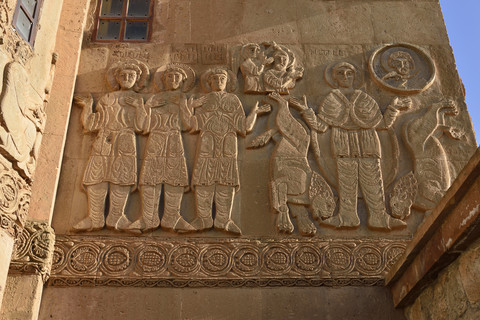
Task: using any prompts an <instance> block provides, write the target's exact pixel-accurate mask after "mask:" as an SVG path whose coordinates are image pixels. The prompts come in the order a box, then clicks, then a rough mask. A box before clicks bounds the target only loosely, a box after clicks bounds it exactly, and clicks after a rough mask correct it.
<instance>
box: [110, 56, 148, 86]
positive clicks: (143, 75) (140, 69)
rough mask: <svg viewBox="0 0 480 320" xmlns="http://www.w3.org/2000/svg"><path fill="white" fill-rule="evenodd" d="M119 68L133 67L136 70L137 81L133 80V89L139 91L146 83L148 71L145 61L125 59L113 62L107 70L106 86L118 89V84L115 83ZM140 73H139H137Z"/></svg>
mask: <svg viewBox="0 0 480 320" xmlns="http://www.w3.org/2000/svg"><path fill="white" fill-rule="evenodd" d="M120 69H133V70H135V71H137V81H136V82H135V86H134V87H133V90H134V91H140V90H141V89H143V88H144V87H145V85H146V83H147V80H148V78H149V76H150V71H149V70H148V67H147V65H146V64H145V63H143V62H140V61H138V60H126V61H118V62H116V63H114V64H113V65H112V66H111V67H110V68H109V69H108V71H107V74H106V78H107V79H106V80H107V85H108V87H109V88H110V89H111V90H113V91H116V90H119V89H120V86H119V84H118V83H117V79H116V73H117V72H118V70H120ZM138 73H140V75H138Z"/></svg>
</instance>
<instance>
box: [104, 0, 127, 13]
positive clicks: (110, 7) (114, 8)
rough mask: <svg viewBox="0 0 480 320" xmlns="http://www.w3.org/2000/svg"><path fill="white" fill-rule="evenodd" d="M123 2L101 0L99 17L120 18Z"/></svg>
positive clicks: (119, 0) (120, 0) (121, 0)
mask: <svg viewBox="0 0 480 320" xmlns="http://www.w3.org/2000/svg"><path fill="white" fill-rule="evenodd" d="M123 2H124V0H102V10H101V12H100V16H101V17H120V16H121V15H122V13H123Z"/></svg>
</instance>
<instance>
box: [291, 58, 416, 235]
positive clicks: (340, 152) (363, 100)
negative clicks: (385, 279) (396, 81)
mask: <svg viewBox="0 0 480 320" xmlns="http://www.w3.org/2000/svg"><path fill="white" fill-rule="evenodd" d="M356 71H357V70H356V68H355V67H354V66H353V65H352V64H350V63H347V62H340V63H337V64H336V65H335V66H333V68H332V75H331V78H332V80H333V82H334V85H336V86H337V88H336V89H333V90H332V91H331V92H330V93H329V94H328V95H327V97H326V98H325V99H324V101H323V103H322V104H321V105H320V106H319V107H318V112H317V114H316V115H315V113H314V111H313V110H312V109H308V106H307V101H306V98H305V97H304V101H303V102H302V101H300V100H298V99H294V98H291V99H290V102H291V103H292V104H294V105H297V107H299V108H302V109H303V110H304V111H303V112H302V114H303V117H304V119H305V120H306V122H307V123H308V124H309V126H310V127H311V128H312V130H316V131H318V132H325V131H326V130H331V148H332V153H333V156H334V158H335V162H336V167H337V178H338V194H339V200H340V201H339V211H338V214H337V215H335V216H332V217H330V218H327V219H325V220H323V221H322V223H323V224H326V225H330V226H333V227H337V228H342V227H345V228H355V227H358V226H359V225H360V219H359V217H358V214H357V197H358V187H359V185H360V188H361V190H362V193H363V197H364V199H365V203H366V206H367V209H368V226H369V227H370V228H373V229H383V230H389V229H393V228H400V227H404V226H405V225H406V224H405V222H403V221H401V220H399V219H395V218H393V217H391V216H390V215H389V214H387V212H386V209H385V194H384V186H383V178H382V171H381V166H380V158H381V156H382V152H381V145H380V140H379V138H378V135H377V132H376V131H377V130H382V129H387V128H389V127H391V126H392V125H393V123H394V121H395V119H396V118H397V116H398V114H399V113H400V110H403V109H408V108H410V106H411V100H410V99H409V98H403V99H400V98H394V99H393V100H392V103H391V104H390V105H389V106H388V107H387V109H386V111H385V113H384V114H382V113H381V111H380V108H379V106H378V104H377V102H376V101H375V100H374V99H373V98H372V97H370V96H369V95H368V94H366V93H365V92H363V91H361V90H356V89H354V87H353V83H354V81H355V74H356Z"/></svg>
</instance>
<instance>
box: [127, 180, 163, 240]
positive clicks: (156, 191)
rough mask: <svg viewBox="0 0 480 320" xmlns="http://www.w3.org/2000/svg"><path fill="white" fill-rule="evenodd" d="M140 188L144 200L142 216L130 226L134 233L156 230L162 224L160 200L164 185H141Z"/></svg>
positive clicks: (129, 228) (129, 229)
mask: <svg viewBox="0 0 480 320" xmlns="http://www.w3.org/2000/svg"><path fill="white" fill-rule="evenodd" d="M139 189H140V196H141V200H142V216H141V217H140V218H139V219H138V220H136V221H135V222H133V223H132V224H131V225H129V226H128V228H127V230H128V231H130V232H133V233H141V232H147V231H151V230H155V229H156V228H157V227H158V225H159V224H160V219H159V218H158V203H159V202H160V193H161V192H162V185H161V184H159V185H156V186H140V187H139Z"/></svg>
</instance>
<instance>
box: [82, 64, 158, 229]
mask: <svg viewBox="0 0 480 320" xmlns="http://www.w3.org/2000/svg"><path fill="white" fill-rule="evenodd" d="M148 77H149V70H148V68H147V66H146V65H145V64H143V63H141V62H138V61H134V60H131V61H123V62H119V63H118V64H116V65H114V66H112V67H111V68H110V69H109V71H108V74H107V82H108V83H109V85H110V86H111V87H112V89H113V90H116V91H113V92H111V93H107V94H106V95H104V96H103V97H102V98H101V99H100V100H99V101H98V102H97V104H96V111H95V112H93V110H92V106H93V98H92V97H91V96H90V97H86V98H85V97H79V96H77V97H75V98H74V103H75V104H76V105H78V106H80V107H82V108H83V112H82V124H83V127H84V129H85V132H86V133H90V132H93V133H96V134H97V136H96V138H95V141H94V143H93V146H92V151H91V154H90V158H89V161H88V164H87V167H86V169H85V174H84V177H83V185H84V187H85V189H86V192H87V197H88V216H87V217H86V218H85V219H83V220H81V221H80V222H78V223H77V224H76V225H75V226H74V227H73V229H74V230H76V231H91V230H98V229H102V228H103V227H104V225H105V223H106V225H107V227H109V228H112V229H115V230H125V229H126V228H127V227H128V226H129V225H130V221H129V220H128V218H127V217H126V216H125V212H124V210H125V205H126V203H127V198H128V196H129V194H130V192H131V191H132V189H133V188H135V186H136V183H137V155H136V152H137V151H136V136H135V132H140V131H141V130H142V128H144V122H145V119H146V118H147V111H146V110H145V107H144V102H143V97H142V96H141V95H140V94H138V93H137V92H136V91H138V90H140V89H142V87H143V86H144V85H145V82H146V81H147V79H148ZM107 194H108V195H109V201H110V204H109V213H108V216H107V219H106V221H105V218H104V211H105V200H106V197H107Z"/></svg>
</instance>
